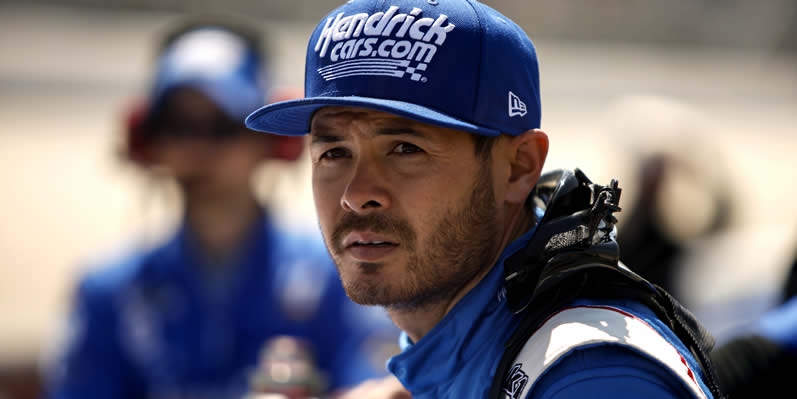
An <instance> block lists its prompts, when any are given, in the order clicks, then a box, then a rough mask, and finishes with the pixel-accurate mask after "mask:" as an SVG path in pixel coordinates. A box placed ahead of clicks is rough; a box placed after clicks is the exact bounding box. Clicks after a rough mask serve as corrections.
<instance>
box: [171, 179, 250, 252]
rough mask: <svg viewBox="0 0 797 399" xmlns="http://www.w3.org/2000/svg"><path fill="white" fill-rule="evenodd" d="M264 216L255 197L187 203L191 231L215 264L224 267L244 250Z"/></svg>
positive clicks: (186, 210)
mask: <svg viewBox="0 0 797 399" xmlns="http://www.w3.org/2000/svg"><path fill="white" fill-rule="evenodd" d="M261 212H262V210H261V208H260V205H259V204H258V202H257V200H256V199H255V198H254V196H252V195H251V194H248V195H241V196H233V197H228V198H225V199H224V200H220V199H211V200H186V202H185V214H186V222H187V225H188V229H189V231H190V232H191V235H192V236H193V237H194V238H195V239H196V240H197V242H198V244H199V246H200V248H201V250H202V253H203V255H205V256H207V257H208V258H209V260H210V261H211V262H210V263H211V264H223V263H224V262H223V261H224V260H225V259H226V258H228V257H229V256H231V255H232V254H233V253H234V252H236V251H237V250H238V249H239V248H240V246H241V243H242V242H243V241H244V240H245V239H246V236H247V235H248V234H249V233H250V231H251V230H252V228H253V225H254V224H255V223H256V221H257V219H258V216H259V215H260V213H261Z"/></svg>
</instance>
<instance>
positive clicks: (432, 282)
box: [327, 167, 498, 311]
mask: <svg viewBox="0 0 797 399" xmlns="http://www.w3.org/2000/svg"><path fill="white" fill-rule="evenodd" d="M496 218H497V209H496V205H495V195H494V193H493V184H492V174H491V171H490V168H489V167H484V168H482V169H481V171H480V173H479V175H478V176H477V178H476V179H475V182H474V185H473V189H472V191H471V195H470V197H469V198H468V200H467V201H464V202H463V203H461V204H460V206H459V207H458V208H457V209H451V210H449V212H447V213H446V214H445V215H444V216H443V217H442V218H441V219H440V222H439V223H438V225H437V228H436V229H435V230H434V232H433V233H432V234H431V236H429V237H428V238H427V239H426V244H427V245H426V248H425V249H424V250H423V251H421V250H418V249H417V238H416V234H415V233H414V231H413V230H412V228H411V227H410V226H409V224H408V223H407V222H406V221H404V220H398V219H395V218H392V217H388V216H386V215H384V214H380V213H378V212H374V213H372V214H368V215H365V216H359V215H354V214H347V215H345V216H344V217H343V219H342V220H341V222H340V223H338V226H336V228H335V231H334V233H333V234H332V236H331V237H329V239H328V240H327V246H328V248H329V250H330V253H331V254H332V257H333V259H334V260H335V264H336V266H337V269H338V273H339V274H340V275H341V280H342V282H343V287H344V289H345V291H346V294H347V295H348V296H349V298H351V300H352V301H354V302H356V303H359V304H361V305H378V306H383V307H385V308H387V309H390V310H398V311H412V310H415V309H418V308H421V307H424V306H428V305H433V304H437V303H442V302H445V301H448V300H450V299H451V298H453V297H454V296H455V295H456V294H457V293H458V292H459V291H460V290H461V289H462V288H463V287H464V286H465V285H466V284H468V283H469V282H470V281H472V280H473V279H474V278H476V276H477V275H479V273H481V272H482V271H484V270H485V269H487V268H490V267H492V264H489V262H491V261H492V260H493V257H494V255H495V251H496V250H497V248H496V246H497V240H498V227H497V220H496ZM355 229H367V230H369V231H373V232H379V233H388V234H394V235H395V236H397V237H399V239H400V240H401V241H400V242H401V245H402V247H403V248H402V249H403V250H404V251H407V253H408V254H409V258H408V260H407V265H406V268H405V269H406V270H404V271H403V272H402V273H403V276H401V278H400V280H398V281H385V280H384V279H383V278H378V277H371V276H366V277H362V278H348V277H347V273H346V271H345V270H343V267H342V264H341V263H342V259H341V258H342V254H343V248H341V247H340V242H341V239H342V237H343V236H344V235H345V234H346V233H348V232H350V231H352V230H355ZM383 266H384V265H383V264H381V263H362V262H361V263H359V264H358V265H357V267H358V268H359V271H358V273H362V274H365V275H368V274H374V275H376V274H377V273H378V272H379V269H380V268H382V267H383Z"/></svg>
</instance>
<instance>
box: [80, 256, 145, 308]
mask: <svg viewBox="0 0 797 399" xmlns="http://www.w3.org/2000/svg"><path fill="white" fill-rule="evenodd" d="M151 252H152V251H148V250H141V249H133V250H126V251H123V252H121V253H117V254H113V255H111V256H103V257H102V258H99V259H95V260H94V261H92V262H89V263H88V267H87V268H86V271H85V272H84V273H83V274H82V275H81V277H80V278H79V280H78V284H77V292H76V294H77V295H80V296H84V297H87V298H90V299H96V300H99V301H104V300H107V299H109V298H110V296H112V295H115V294H116V293H118V292H120V291H121V290H123V289H124V288H125V287H128V286H130V285H133V284H135V283H136V281H137V280H139V279H140V276H141V274H142V270H143V269H144V265H145V263H146V262H145V261H146V259H147V258H148V257H149V256H150V255H151Z"/></svg>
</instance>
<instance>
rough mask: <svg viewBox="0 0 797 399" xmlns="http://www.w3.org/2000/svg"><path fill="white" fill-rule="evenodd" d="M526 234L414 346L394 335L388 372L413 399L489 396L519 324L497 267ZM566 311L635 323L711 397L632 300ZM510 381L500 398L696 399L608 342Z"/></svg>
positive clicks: (653, 363)
mask: <svg viewBox="0 0 797 399" xmlns="http://www.w3.org/2000/svg"><path fill="white" fill-rule="evenodd" d="M532 234H533V230H532V231H530V232H528V233H526V234H525V235H523V236H522V237H520V238H519V239H517V240H516V241H515V242H513V243H511V244H510V245H509V246H508V247H507V248H506V249H505V250H504V252H503V254H502V255H501V257H500V258H499V260H498V262H497V264H496V265H495V266H494V267H493V269H492V270H491V271H490V272H489V274H488V275H487V276H486V277H485V278H484V279H483V280H482V281H481V282H480V283H479V284H478V285H477V286H476V287H475V288H473V289H472V290H471V291H470V292H469V293H468V294H466V296H465V297H463V298H462V299H461V300H460V301H459V302H458V303H457V304H456V305H455V306H454V308H453V309H452V310H451V311H450V312H449V313H448V314H447V315H446V316H445V317H444V318H443V320H442V321H440V323H438V324H437V325H436V326H435V327H434V328H433V329H432V330H431V331H430V332H429V333H427V334H426V335H425V336H424V337H423V338H421V339H420V340H419V341H418V342H412V341H411V340H410V339H409V337H408V336H407V335H406V334H402V335H401V337H400V339H399V341H400V346H401V347H402V353H400V354H398V355H396V356H394V357H393V358H391V359H390V361H389V362H388V369H389V370H390V371H391V372H392V373H393V374H394V375H396V376H397V377H398V379H399V380H400V381H401V382H402V383H403V384H404V386H405V387H406V388H407V389H409V390H410V391H411V392H412V395H413V398H415V399H424V398H430V399H432V398H435V399H442V398H457V399H462V398H474V399H475V398H479V399H483V398H486V397H488V391H489V389H490V386H491V383H492V381H493V378H494V377H495V370H496V368H497V366H498V363H499V360H500V358H501V356H502V354H503V353H504V350H505V343H506V342H507V340H508V339H509V337H510V336H511V334H512V332H513V331H514V330H515V328H516V327H517V326H518V324H519V320H518V317H517V316H515V315H514V314H513V313H512V312H511V311H510V310H509V309H508V308H507V306H506V304H505V302H506V296H505V295H506V293H505V291H504V287H503V275H504V274H503V268H504V262H505V260H506V259H507V258H508V257H509V256H511V255H512V254H514V253H515V252H517V251H518V250H520V249H521V248H523V247H525V246H526V245H527V244H528V241H529V240H530V239H531V237H532ZM572 305H573V306H582V307H583V306H586V305H588V306H594V307H597V306H596V305H600V306H601V307H612V308H613V309H615V310H618V311H620V312H623V313H624V314H627V315H630V316H631V317H633V318H634V319H635V320H639V322H638V323H637V324H639V325H641V326H645V325H647V326H646V328H652V330H653V331H655V335H656V336H657V337H658V336H660V337H662V338H663V340H662V341H663V342H665V341H666V342H667V343H669V345H667V346H668V347H669V348H674V349H673V354H675V356H676V358H678V355H679V354H680V361H683V362H684V364H683V366H685V367H686V368H685V369H684V370H690V372H689V377H688V378H691V379H692V380H693V381H694V382H695V386H699V389H700V390H702V392H703V393H704V395H705V396H700V395H697V397H705V398H711V397H712V396H711V393H710V392H709V390H708V389H707V388H706V386H705V384H704V383H703V381H702V378H703V376H702V374H701V370H700V367H699V365H698V364H697V362H696V361H695V359H694V357H693V356H692V354H691V353H690V352H689V351H688V350H687V349H686V347H685V346H684V345H683V344H682V343H681V342H680V341H679V340H678V338H677V337H676V336H675V334H673V333H672V332H671V331H670V330H669V328H668V327H666V326H665V324H664V323H663V322H661V321H660V320H658V319H657V318H656V317H655V315H654V313H653V312H652V311H650V310H649V309H647V308H646V307H644V306H642V305H641V304H638V303H635V302H631V301H602V302H596V301H581V300H579V301H578V302H576V303H573V304H572ZM675 350H677V352H675ZM539 361H540V362H541V361H542V359H540V360H539ZM516 376H517V377H519V378H517V379H515V380H514V381H515V382H517V383H519V384H515V386H514V388H520V389H513V387H512V386H510V387H507V388H506V389H504V394H505V395H506V397H507V398H512V399H516V398H521V397H522V398H533V399H538V398H617V399H622V398H641V397H644V398H648V399H650V398H692V397H696V395H695V394H693V393H692V391H690V390H688V389H687V383H686V382H684V381H683V380H682V379H681V378H679V377H678V376H677V375H676V374H675V373H673V372H672V370H670V369H669V368H668V367H667V366H666V365H665V364H663V362H662V361H660V360H659V359H657V358H655V357H651V356H649V355H647V354H645V353H642V352H640V351H638V350H636V349H634V348H632V347H630V346H627V345H620V344H615V343H612V342H596V343H594V344H590V345H582V346H580V347H577V348H574V349H573V350H570V351H568V352H566V353H565V354H564V355H563V356H562V357H560V358H558V360H557V361H556V363H554V364H552V365H551V366H550V367H548V368H547V369H546V370H544V372H543V373H542V374H541V375H540V376H539V377H538V378H537V379H536V380H528V377H527V376H526V374H525V373H524V372H523V370H522V369H521V368H518V369H517V371H516ZM523 377H526V380H523ZM523 388H527V389H526V390H525V391H524V390H523ZM521 392H526V394H525V396H520V393H521Z"/></svg>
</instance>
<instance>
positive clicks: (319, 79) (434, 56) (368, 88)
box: [246, 0, 540, 136]
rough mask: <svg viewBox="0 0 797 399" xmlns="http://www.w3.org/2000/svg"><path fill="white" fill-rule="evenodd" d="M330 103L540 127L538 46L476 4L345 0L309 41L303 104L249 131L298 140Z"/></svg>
mask: <svg viewBox="0 0 797 399" xmlns="http://www.w3.org/2000/svg"><path fill="white" fill-rule="evenodd" d="M330 105H342V106H354V107H363V108H370V109H375V110H379V111H384V112H389V113H392V114H396V115H399V116H403V117H406V118H409V119H413V120H417V121H420V122H424V123H429V124H432V125H437V126H442V127H447V128H453V129H458V130H463V131H467V132H470V133H475V134H480V135H485V136H498V135H499V134H501V133H504V134H509V135H518V134H521V133H523V132H525V131H527V130H529V129H534V128H539V127H540V91H539V68H538V64H537V55H536V50H535V49H534V45H533V44H532V42H531V40H530V39H529V37H528V35H526V33H525V32H524V31H523V30H522V29H521V28H520V27H519V26H518V25H517V24H515V23H514V22H512V21H511V20H510V19H509V18H507V17H505V16H503V15H501V14H500V13H499V12H497V11H495V10H493V9H492V8H490V7H488V6H486V5H484V4H481V3H479V2H477V1H473V0H390V1H384V0H351V1H349V2H347V3H346V4H344V5H343V6H341V7H339V8H337V9H336V10H334V11H332V12H331V13H330V14H329V15H327V17H325V18H324V19H322V20H321V23H320V24H319V25H318V26H317V27H316V29H315V31H313V34H312V36H311V37H310V42H309V43H308V46H307V59H306V64H305V98H304V99H301V100H294V101H285V102H280V103H275V104H271V105H268V106H265V107H263V108H260V109H259V110H257V111H255V112H254V113H252V114H251V115H249V117H248V118H246V126H248V127H249V128H250V129H254V130H259V131H264V132H269V133H275V134H283V135H304V134H308V133H309V131H310V121H311V119H312V116H313V113H314V112H315V111H317V110H318V109H320V108H322V107H325V106H330Z"/></svg>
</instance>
